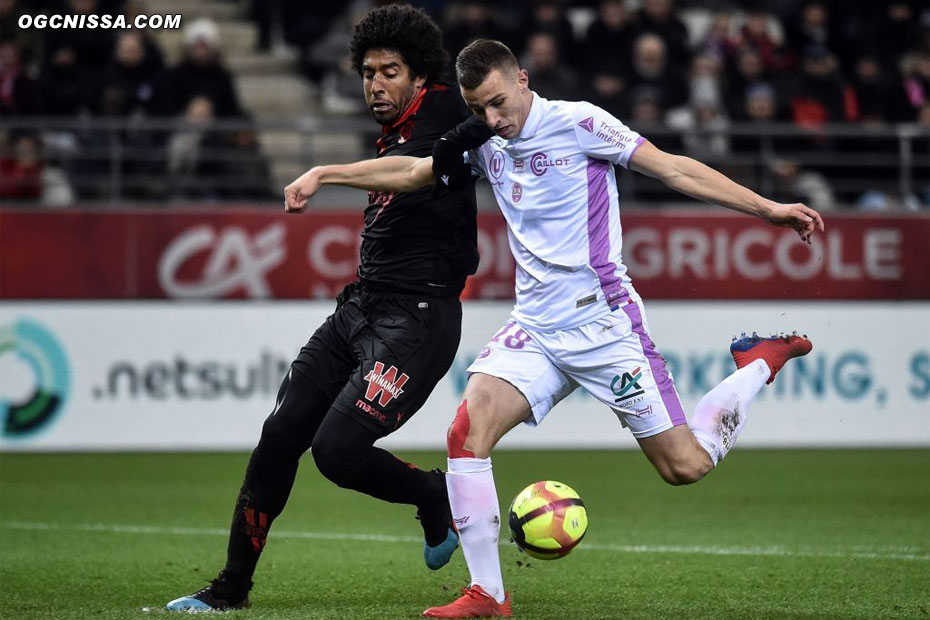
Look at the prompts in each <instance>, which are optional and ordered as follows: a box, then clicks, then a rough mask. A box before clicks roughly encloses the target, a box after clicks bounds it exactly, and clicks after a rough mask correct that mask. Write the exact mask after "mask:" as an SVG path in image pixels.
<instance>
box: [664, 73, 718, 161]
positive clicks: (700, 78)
mask: <svg viewBox="0 0 930 620" xmlns="http://www.w3.org/2000/svg"><path fill="white" fill-rule="evenodd" d="M718 65H719V63H718V62H717V60H716V59H714V58H713V57H712V56H709V55H702V56H697V57H695V59H694V63H693V65H692V66H693V68H692V76H691V98H690V101H689V105H688V106H687V107H682V108H678V109H676V110H672V111H670V112H669V113H668V114H667V115H666V122H667V124H668V126H669V127H670V128H672V129H677V130H678V131H679V132H681V138H682V140H683V141H684V147H685V150H686V151H687V153H688V154H689V155H692V156H694V157H698V158H700V159H702V160H708V161H712V162H713V161H720V160H721V159H722V158H723V157H724V156H725V155H726V154H727V153H728V152H729V150H730V142H729V138H728V136H727V133H726V132H727V129H728V128H729V125H730V123H729V120H728V119H727V114H726V111H725V109H724V107H723V97H722V94H721V91H720V84H719V81H718V77H717V76H718V75H719V66H718Z"/></svg>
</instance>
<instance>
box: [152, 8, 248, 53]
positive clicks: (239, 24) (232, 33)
mask: <svg viewBox="0 0 930 620" xmlns="http://www.w3.org/2000/svg"><path fill="white" fill-rule="evenodd" d="M192 21H193V18H192V17H188V15H187V14H185V15H184V20H183V21H182V23H183V24H189V23H191V22H192ZM217 27H218V28H219V31H220V43H219V48H220V52H221V53H222V54H223V56H245V55H248V54H250V53H253V52H254V51H255V44H256V42H257V41H258V28H257V26H255V24H253V23H252V22H248V21H222V22H217ZM155 34H156V38H157V39H158V43H159V45H161V49H162V51H163V52H164V54H165V57H166V58H167V59H168V62H169V64H174V63H176V62H177V61H178V60H180V58H181V56H182V55H183V54H184V28H183V26H182V27H181V29H179V30H157V31H156V32H155Z"/></svg>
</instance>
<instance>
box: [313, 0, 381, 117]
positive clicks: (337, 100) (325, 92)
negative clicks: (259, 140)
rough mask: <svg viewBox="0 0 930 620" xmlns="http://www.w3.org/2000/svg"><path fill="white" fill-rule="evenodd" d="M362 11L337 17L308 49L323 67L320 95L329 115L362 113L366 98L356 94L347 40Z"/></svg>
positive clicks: (364, 111) (354, 74)
mask: <svg viewBox="0 0 930 620" xmlns="http://www.w3.org/2000/svg"><path fill="white" fill-rule="evenodd" d="M364 14H365V12H364V11H363V12H360V13H351V14H349V15H346V16H345V17H344V18H343V19H340V20H339V21H338V22H337V24H336V26H335V27H333V28H332V29H331V30H330V31H329V33H328V34H327V35H326V36H325V37H323V38H322V39H321V40H320V41H319V42H318V43H317V44H316V45H314V46H313V47H312V48H310V50H309V51H308V52H307V54H308V57H309V59H310V61H311V62H312V63H314V64H315V65H318V66H320V67H326V68H325V69H324V70H323V75H322V78H321V80H320V97H321V103H322V106H323V110H324V111H325V112H327V113H329V114H345V115H352V114H364V113H367V112H368V109H367V108H366V107H365V101H364V100H363V99H361V98H360V97H359V96H358V93H359V79H358V73H356V72H355V71H353V70H352V57H351V54H350V53H349V43H350V42H351V40H352V24H355V23H358V20H359V19H360V18H361V16H362V15H364Z"/></svg>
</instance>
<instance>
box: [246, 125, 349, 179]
mask: <svg viewBox="0 0 930 620" xmlns="http://www.w3.org/2000/svg"><path fill="white" fill-rule="evenodd" d="M259 141H260V142H261V145H262V152H263V153H264V154H265V157H267V158H268V160H269V162H271V171H272V177H273V178H274V181H275V183H277V184H278V186H280V187H284V186H285V185H287V184H288V183H290V182H291V181H293V180H294V179H296V178H297V177H298V176H300V175H301V174H303V173H304V172H306V171H307V169H309V168H310V167H311V166H314V165H319V164H338V163H348V162H352V161H358V160H359V159H364V158H365V157H366V150H365V148H364V146H365V145H364V144H362V140H361V137H360V136H358V135H356V134H348V135H347V134H343V133H321V132H315V133H313V134H309V133H301V132H296V131H281V130H264V131H262V132H260V133H259Z"/></svg>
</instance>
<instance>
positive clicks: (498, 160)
mask: <svg viewBox="0 0 930 620" xmlns="http://www.w3.org/2000/svg"><path fill="white" fill-rule="evenodd" d="M488 172H490V173H491V176H492V177H494V178H495V179H499V178H501V175H502V174H503V173H504V152H503V151H494V154H493V155H491V161H490V162H488Z"/></svg>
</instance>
